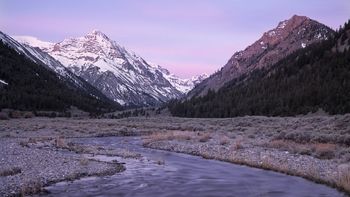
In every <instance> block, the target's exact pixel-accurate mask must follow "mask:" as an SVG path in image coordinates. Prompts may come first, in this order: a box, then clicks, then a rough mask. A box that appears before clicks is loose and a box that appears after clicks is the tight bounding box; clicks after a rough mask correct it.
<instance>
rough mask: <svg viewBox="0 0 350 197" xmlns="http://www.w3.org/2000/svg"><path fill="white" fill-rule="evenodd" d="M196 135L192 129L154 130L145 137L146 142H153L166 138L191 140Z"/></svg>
mask: <svg viewBox="0 0 350 197" xmlns="http://www.w3.org/2000/svg"><path fill="white" fill-rule="evenodd" d="M194 137H195V133H194V132H190V131H164V132H154V133H152V134H151V135H149V136H147V137H146V138H145V139H144V142H145V143H152V142H157V141H164V140H179V141H184V140H191V139H192V138H194Z"/></svg>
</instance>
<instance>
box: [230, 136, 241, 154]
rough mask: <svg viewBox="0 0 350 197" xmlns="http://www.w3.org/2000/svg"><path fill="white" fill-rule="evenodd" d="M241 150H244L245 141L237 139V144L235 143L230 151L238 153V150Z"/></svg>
mask: <svg viewBox="0 0 350 197" xmlns="http://www.w3.org/2000/svg"><path fill="white" fill-rule="evenodd" d="M239 149H243V139H241V138H240V139H236V140H235V143H233V144H232V145H231V146H230V149H229V150H230V151H236V150H239Z"/></svg>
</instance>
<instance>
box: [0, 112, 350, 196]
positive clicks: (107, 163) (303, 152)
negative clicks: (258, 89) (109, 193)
mask: <svg viewBox="0 0 350 197" xmlns="http://www.w3.org/2000/svg"><path fill="white" fill-rule="evenodd" d="M0 123H1V124H0V125H1V126H0V131H1V132H0V134H1V138H0V140H1V149H2V150H3V151H1V154H2V155H1V158H7V159H3V160H2V161H1V170H0V171H1V174H3V176H1V177H0V179H1V182H2V183H4V184H2V185H3V186H2V189H1V193H2V195H10V193H11V192H14V193H21V192H22V193H23V192H24V193H25V194H35V193H38V192H39V193H41V195H44V196H45V195H50V193H47V192H50V190H51V191H52V192H53V193H52V195H53V194H55V192H59V193H56V194H55V195H62V194H60V191H61V190H62V189H60V188H66V189H67V190H68V191H70V192H72V193H75V192H73V191H74V190H75V189H78V188H79V187H92V186H91V185H90V186H88V185H87V186H84V184H85V183H89V182H91V181H89V180H88V181H85V182H84V180H85V179H82V180H81V181H78V182H72V183H69V182H68V183H65V184H63V185H62V184H58V185H57V186H55V185H53V186H52V187H47V186H49V185H52V184H53V183H56V182H60V181H73V180H76V179H79V178H81V177H86V176H96V175H98V176H101V175H104V176H106V175H107V179H108V180H109V179H113V180H114V179H115V180H119V181H118V182H116V183H115V184H117V185H118V184H120V177H119V176H121V177H124V176H126V175H125V173H126V174H128V173H131V175H132V173H133V170H134V169H135V165H136V164H135V162H136V163H138V162H141V164H142V166H143V167H142V168H141V169H139V170H138V171H137V172H138V173H141V174H143V173H147V172H148V171H147V170H146V169H148V168H151V169H154V170H155V171H154V170H151V171H150V172H155V173H156V172H159V170H160V171H163V170H164V168H167V167H169V168H172V167H173V164H172V161H173V160H172V159H171V160H170V161H169V160H168V159H169V157H170V156H169V155H168V154H167V153H166V152H159V153H158V152H154V151H151V150H149V149H144V148H141V147H142V146H143V147H147V148H152V149H160V150H166V151H171V152H179V153H186V154H190V155H196V156H200V157H202V158H204V160H203V159H199V158H197V157H196V158H192V157H190V158H187V156H186V157H184V158H183V157H182V156H180V157H181V159H180V160H184V162H189V161H191V160H193V159H194V160H196V161H197V160H200V161H198V162H204V163H205V162H207V161H205V160H206V159H209V160H219V161H224V162H228V163H234V164H239V165H244V166H250V167H254V168H262V169H266V170H272V171H277V172H281V173H285V174H289V175H294V176H299V177H304V178H306V179H308V180H311V181H314V182H317V183H323V184H326V185H329V186H332V187H336V188H339V189H341V190H342V191H349V187H348V186H349V176H350V166H349V165H348V163H349V159H350V150H349V148H348V147H349V143H350V141H349V140H350V136H349V135H348V132H349V130H348V129H349V128H350V116H349V115H337V116H328V115H310V116H304V117H294V118H293V117H259V116H255V117H254V116H252V117H249V116H247V117H239V118H227V119H191V118H175V117H149V118H142V117H138V118H137V117H135V118H124V119H119V120H113V119H84V118H83V119H82V118H78V119H77V118H75V119H74V118H38V117H37V118H31V119H11V120H1V121H0ZM123 136H134V137H136V138H133V137H131V138H130V137H129V138H125V137H123ZM134 139H137V140H136V141H135V142H134V141H133V140H134ZM135 143H136V144H138V145H137V146H136V145H135ZM140 148H141V149H140ZM145 151H146V152H145ZM4 154H5V155H4ZM19 155H21V156H20V157H19V158H18V156H19ZM166 155H168V156H166ZM170 155H171V158H173V159H175V161H178V159H176V158H177V157H179V156H177V155H172V154H170ZM42 157H45V158H51V157H52V158H55V163H50V162H49V161H50V159H48V160H46V159H45V161H47V162H39V163H37V162H38V161H40V160H42V159H43V158H42ZM100 157H101V158H102V159H101V158H100ZM15 158H17V159H15ZM40 158H41V159H40ZM59 158H60V159H59ZM99 158H100V159H99ZM125 159H126V160H125ZM130 159H131V160H130ZM23 161H26V164H25V165H24V164H23V163H22V162H23ZM60 162H63V166H65V165H68V166H69V167H64V168H62V164H60ZM208 162H211V161H208ZM141 164H137V165H141ZM137 165H136V168H137ZM178 165H180V166H181V165H183V164H178ZM198 165H199V164H198ZM210 165H213V166H215V165H219V166H221V165H225V166H226V165H227V164H225V163H222V164H221V163H217V164H213V163H212V162H211V164H210ZM10 166H11V167H10ZM79 166H80V167H79ZM97 166H98V167H97ZM13 167H17V168H19V170H18V172H15V173H14V174H13V175H12V174H11V176H9V175H6V173H5V172H6V171H11V169H12V170H13ZM28 167H29V168H28ZM193 167H194V166H193ZM208 167H209V166H208ZM159 168H160V169H159ZM177 168H180V169H181V168H182V167H179V166H177ZM229 168H230V167H229ZM233 168H241V167H238V166H237V167H233ZM44 169H47V170H49V171H46V170H44ZM63 169H65V170H64V174H62V173H63V172H62V170H63ZM213 169H215V168H213ZM245 169H247V170H248V171H250V168H245ZM38 170H39V171H40V176H36V178H35V179H32V177H31V176H32V175H33V173H37V172H38ZM123 170H124V171H125V173H124V172H123V173H124V175H123V173H122V174H121V175H119V173H117V174H115V175H113V176H111V177H110V174H114V173H116V172H120V171H123ZM129 170H131V171H129ZM140 170H141V171H140ZM193 170H194V169H193ZM191 171H192V170H191ZM194 171H195V170H194ZM204 171H206V170H204ZM53 172H55V173H54V174H52V173H53ZM261 172H262V173H263V172H264V171H261ZM56 173H59V174H60V175H59V176H58V175H55V174H56ZM201 173H203V172H201ZM210 173H211V172H208V174H207V175H208V176H213V175H210ZM213 173H214V174H215V172H213ZM247 173H251V172H247ZM254 173H258V174H260V171H259V172H254ZM161 174H162V173H161V172H159V176H161V177H164V176H165V175H161ZM263 174H265V173H263ZM63 175H64V176H63ZM207 175H206V173H203V174H202V175H200V176H207ZM140 176H142V175H140ZM169 176H170V177H169V178H171V176H174V174H172V173H170V175H169ZM189 176H191V173H189ZM193 176H197V175H193ZM256 176H260V175H256ZM261 176H266V175H261ZM273 176H275V175H273ZM276 176H278V177H280V176H281V178H286V179H287V180H288V179H294V178H292V177H291V178H288V176H284V175H283V176H282V175H278V174H276ZM108 177H109V178H108ZM113 177H114V178H113ZM156 177H158V176H156ZM130 178H131V177H129V179H130ZM134 178H135V179H134ZM134 178H131V179H134V180H137V179H136V177H134ZM158 178H159V179H160V180H162V179H161V178H160V177H158ZM158 178H157V181H158ZM121 179H124V178H121ZM147 179H148V178H147ZM257 179H260V178H257ZM262 179H265V178H262ZM268 179H269V181H271V185H276V183H273V181H274V178H268ZM92 180H96V181H99V182H101V181H102V182H103V180H104V179H100V178H94V179H92ZM190 180H193V179H190ZM190 180H187V181H190ZM205 180H207V179H203V181H205ZM209 180H210V179H208V181H209ZM287 180H286V181H287ZM298 180H299V179H298ZM301 180H302V179H300V181H301ZM150 181H151V182H152V181H154V179H151V180H150ZM184 181H185V182H186V178H184ZM247 181H248V182H249V180H247ZM303 181H305V180H303ZM151 182H147V183H145V184H151ZM5 183H6V184H5ZM106 183H107V182H106ZM140 184H141V183H140ZM213 184H214V182H213ZM227 184H229V183H227ZM232 184H233V183H232ZM295 184H298V183H295ZM303 184H306V183H303ZM307 184H311V183H307ZM156 185H157V184H156ZM277 185H278V184H277ZM295 186H296V185H295ZM99 187H102V188H103V187H104V186H103V184H101V185H99ZM118 187H121V188H122V187H123V186H121V185H120V186H118ZM133 187H134V189H137V188H138V187H139V184H138V183H137V182H135V185H134V186H133V185H129V186H127V188H128V189H132V188H133ZM142 187H143V186H142ZM198 187H199V186H198ZM213 187H214V186H213ZM281 187H282V186H281ZM313 187H314V186H311V185H310V188H313ZM315 187H319V186H317V185H315ZM10 188H12V189H10ZM50 188H51V189H50ZM148 188H149V187H148V186H145V188H142V189H141V188H139V189H141V190H142V191H144V192H147V191H148V192H157V191H158V192H160V191H161V190H159V189H156V188H158V187H156V188H154V187H151V188H149V190H148ZM199 188H200V187H199ZM240 188H241V190H242V187H240ZM66 189H64V190H66ZM85 189H86V190H83V191H88V190H89V188H85ZM208 189H210V188H208ZM213 189H214V188H213ZM276 189H277V190H279V189H281V188H275V187H271V188H270V187H268V188H265V189H262V190H261V191H260V190H259V191H255V192H257V195H260V194H263V193H265V192H267V193H269V192H273V191H275V190H276ZM46 190H47V191H46ZM326 190H327V191H326ZM326 190H324V189H321V190H320V192H321V193H322V192H326V193H325V194H326V196H327V195H328V196H336V195H340V196H342V194H340V193H339V194H335V193H333V192H334V191H331V190H329V191H328V189H326ZM62 191H63V190H62ZM95 191H96V192H97V193H95V194H96V195H97V194H98V193H99V192H101V191H102V190H101V188H100V189H97V190H95ZM172 191H176V190H172ZM223 191H226V190H225V189H224V190H223ZM282 191H283V193H279V195H282V194H283V195H284V196H293V191H292V190H291V191H289V190H288V189H286V188H285V189H282ZM43 192H44V193H43ZM169 192H170V191H169ZM238 192H239V191H238ZM241 192H246V190H244V189H243V190H242V191H241ZM259 192H261V193H259ZM290 192H291V193H290ZM300 192H303V190H300ZM305 192H307V191H305ZM328 192H331V193H332V194H331V193H328ZM141 193H142V192H141ZM141 193H140V194H141ZM327 193H328V194H327ZM136 194H137V193H135V195H136ZM142 194H143V193H142ZM153 194H154V195H155V196H158V195H159V193H158V194H157V193H153ZM212 194H214V193H212ZM80 195H81V196H83V195H84V193H81V194H80ZM283 195H282V196H283ZM313 195H315V196H318V195H319V194H318V193H317V192H316V193H313ZM77 196H79V193H78V194H77ZM224 196H225V195H224Z"/></svg>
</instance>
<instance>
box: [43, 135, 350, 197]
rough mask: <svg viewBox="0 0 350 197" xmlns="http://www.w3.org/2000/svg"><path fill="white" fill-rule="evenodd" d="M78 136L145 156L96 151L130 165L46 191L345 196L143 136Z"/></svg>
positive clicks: (175, 196) (136, 196)
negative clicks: (156, 144) (147, 143)
mask: <svg viewBox="0 0 350 197" xmlns="http://www.w3.org/2000/svg"><path fill="white" fill-rule="evenodd" d="M75 142H78V143H82V144H93V145H101V146H104V147H109V148H128V149H129V150H133V151H135V152H139V153H141V154H142V155H143V156H144V159H142V160H137V159H122V158H119V157H107V156H94V158H95V159H99V160H104V161H111V160H114V159H117V160H118V161H119V162H124V163H125V167H126V170H125V171H124V172H122V173H119V174H116V175H113V176H106V177H89V178H83V179H80V180H76V181H73V182H61V183H57V184H54V185H52V186H49V187H46V190H48V191H49V194H45V195H44V196H77V197H78V196H79V197H85V196H128V197H129V196H130V197H158V196H159V197H160V196H161V197H171V196H172V197H181V196H184V197H185V196H186V197H189V196H193V197H197V196H200V197H206V196H215V197H218V196H230V197H232V196H237V197H242V196H243V197H264V196H269V197H270V196H271V197H275V196H276V197H277V196H278V197H287V196H288V197H304V196H305V197H313V196H322V197H325V196H329V197H338V196H344V195H343V194H342V193H340V192H338V191H337V190H335V189H333V188H330V187H327V186H325V185H321V184H316V183H314V182H311V181H308V180H305V179H303V178H299V177H294V176H288V175H285V174H281V173H276V172H272V171H266V170H261V169H256V168H250V167H246V166H240V165H235V164H230V163H226V162H221V161H215V160H207V159H203V158H201V157H197V156H190V155H186V154H180V153H172V152H167V151H160V150H153V149H148V148H144V147H142V142H141V140H140V138H139V137H105V138H79V139H75Z"/></svg>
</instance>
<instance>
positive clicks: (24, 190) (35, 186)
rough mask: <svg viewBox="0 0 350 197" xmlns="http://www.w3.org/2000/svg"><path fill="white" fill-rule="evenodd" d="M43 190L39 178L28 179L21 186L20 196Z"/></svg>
mask: <svg viewBox="0 0 350 197" xmlns="http://www.w3.org/2000/svg"><path fill="white" fill-rule="evenodd" d="M43 190H44V187H43V184H42V183H41V181H40V180H35V181H28V182H25V183H24V184H23V185H22V186H21V196H28V195H32V194H37V193H40V192H41V191H43Z"/></svg>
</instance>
